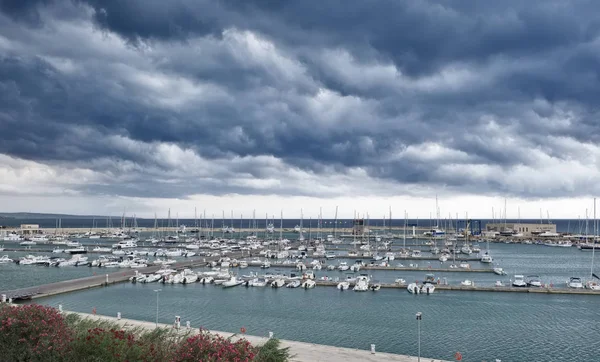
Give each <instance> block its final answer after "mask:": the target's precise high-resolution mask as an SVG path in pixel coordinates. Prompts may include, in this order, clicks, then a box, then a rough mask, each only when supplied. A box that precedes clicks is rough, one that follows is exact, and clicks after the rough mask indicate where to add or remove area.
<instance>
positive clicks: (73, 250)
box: [65, 246, 87, 254]
mask: <svg viewBox="0 0 600 362" xmlns="http://www.w3.org/2000/svg"><path fill="white" fill-rule="evenodd" d="M65 253H67V254H85V253H87V249H86V248H84V247H83V246H79V247H76V248H70V249H65Z"/></svg>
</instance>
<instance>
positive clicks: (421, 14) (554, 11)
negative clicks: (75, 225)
mask: <svg viewBox="0 0 600 362" xmlns="http://www.w3.org/2000/svg"><path fill="white" fill-rule="evenodd" d="M0 4H1V5H0V10H1V11H2V15H0V26H1V29H2V30H0V36H2V38H0V47H1V48H0V49H2V54H3V55H2V57H1V58H0V91H1V93H0V132H1V133H2V142H1V143H0V153H3V154H8V155H11V156H14V157H19V158H24V159H29V160H36V161H38V162H42V163H47V164H60V165H64V164H65V163H67V162H70V163H72V164H77V165H79V166H80V167H86V165H87V167H90V168H92V169H94V170H95V171H98V172H104V173H107V174H109V175H110V176H112V177H113V182H112V183H110V182H108V183H107V182H105V181H104V180H102V182H104V183H103V184H100V182H99V183H98V184H94V185H92V186H90V187H89V188H88V189H85V192H93V191H92V190H98V191H97V192H101V193H111V192H114V193H119V194H123V195H128V196H160V197H183V196H185V195H188V194H192V193H196V192H209V193H214V194H221V193H227V192H240V193H256V194H263V193H265V194H267V193H270V192H278V193H282V194H284V193H290V194H302V195H304V194H309V192H307V191H306V190H305V189H302V190H300V189H298V188H297V186H287V184H288V182H287V181H289V180H286V179H283V178H282V179H281V183H282V184H281V185H279V186H277V188H276V189H269V188H266V189H260V188H256V187H255V188H253V187H251V186H244V184H242V183H238V184H236V183H234V182H230V183H228V182H223V183H218V182H216V183H215V182H214V181H213V179H215V178H221V179H230V180H235V179H237V178H239V179H242V180H246V178H247V177H250V178H253V179H255V180H266V179H269V178H270V177H273V176H274V175H275V176H276V177H277V175H278V174H283V173H285V172H286V170H287V169H289V168H290V167H296V168H297V169H298V170H301V171H302V172H305V173H308V174H311V175H322V176H323V177H325V176H329V175H331V174H335V175H346V174H348V173H350V171H349V168H350V169H362V170H365V171H366V172H367V174H368V175H369V176H371V177H374V178H380V179H384V180H391V181H393V182H397V183H398V184H405V183H407V184H422V185H431V186H432V187H440V186H445V187H449V188H452V189H455V190H456V191H462V192H465V191H466V192H477V193H502V194H510V193H514V194H516V195H519V196H547V194H548V193H549V192H550V191H548V190H546V189H544V190H541V189H539V190H537V189H536V188H535V187H533V188H527V189H526V190H525V191H523V190H522V189H520V188H519V187H520V186H515V187H512V186H511V185H510V182H509V181H508V180H505V179H499V178H498V177H497V173H502V174H506V175H508V176H507V177H513V178H514V177H516V178H522V179H523V180H522V182H523V183H527V181H526V180H525V179H526V177H527V175H528V174H531V173H535V172H546V171H542V170H547V169H548V168H551V167H554V166H556V165H557V164H560V167H568V166H565V165H564V164H561V162H563V161H564V162H569V161H573V160H574V159H575V160H577V157H578V155H576V154H575V153H573V152H574V151H573V150H571V149H570V148H569V147H568V146H565V145H556V146H555V142H557V141H556V138H560V137H567V138H569V139H572V140H575V141H577V142H581V141H587V142H597V141H598V138H599V135H600V132H599V125H598V123H597V121H596V120H597V115H598V106H597V99H599V98H600V86H599V84H600V83H599V82H598V80H599V79H598V78H599V74H598V72H599V71H598V69H600V38H599V36H598V35H599V33H600V21H598V20H597V19H596V17H595V16H593V14H595V13H597V12H598V10H600V4H599V3H597V2H593V1H575V2H570V3H566V2H559V1H539V2H521V1H509V2H502V3H482V2H479V1H460V2H455V1H437V2H434V1H424V2H417V3H409V2H398V1H385V0H382V1H356V2H348V1H327V2H306V1H283V2H263V1H244V2H234V1H220V2H215V1H191V0H189V1H188V0H175V1H155V0H146V1H126V2H122V1H112V0H111V1H95V0H77V1H63V2H59V1H54V2H51V1H27V2H24V1H21V2H12V1H9V2H2V3H0ZM98 30H100V33H102V34H103V36H105V38H104V39H103V38H102V37H101V36H99V35H98ZM81 34H85V36H87V37H88V38H85V37H84V36H83V35H81ZM118 37H121V38H122V39H124V41H125V42H126V45H124V46H121V45H119V42H118V39H119V38H118ZM115 39H116V40H115ZM161 145H170V146H173V147H175V148H174V149H173V148H169V147H161ZM557 150H560V151H557ZM187 151H190V152H195V154H196V155H201V156H199V158H198V159H195V158H193V157H192V156H190V155H189V154H188V153H187ZM537 151H540V152H541V153H540V152H537ZM263 156H273V157H274V158H275V159H277V160H280V161H281V162H283V164H278V165H277V166H273V165H272V164H269V162H271V161H268V160H265V159H264V158H261V157H263ZM546 156H547V157H546ZM178 157H179V158H182V159H185V160H187V162H192V163H194V164H193V165H192V166H190V168H186V167H184V166H180V165H179V164H178V162H175V161H173V162H172V161H171V159H177V158H178ZM237 159H241V160H243V162H241V163H235V162H236V161H235V160H237ZM99 160H101V161H99ZM213 164H217V165H218V164H223V165H224V166H225V169H216V171H214V175H210V174H209V173H210V172H209V171H207V170H210V169H211V168H212V167H213V166H211V165H213ZM461 167H462V168H461ZM473 167H479V168H477V169H474V168H473ZM520 167H524V168H525V169H523V170H522V169H521V168H520ZM193 168H195V169H193ZM463 168H464V170H469V172H467V171H462V170H463ZM198 169H201V171H197V170H198ZM477 170H479V171H477ZM282 177H299V176H297V175H295V176H294V175H291V176H290V175H287V176H282ZM198 180H201V181H198ZM202 180H204V181H202ZM244 182H246V181H244ZM324 182H327V181H326V180H325V181H324ZM573 182H574V183H575V184H577V183H578V182H579V181H577V180H575V181H573ZM581 182H583V181H581ZM586 182H587V181H586ZM300 183H301V179H299V178H298V179H297V180H295V181H294V182H291V181H290V182H289V184H293V185H298V184H300ZM248 184H249V181H248ZM136 185H137V186H136ZM295 187H296V188H295ZM558 191H560V190H558ZM558 191H557V190H551V192H558ZM563 191H564V192H565V193H568V192H571V191H570V190H569V189H567V188H565V190H563ZM315 192H316V191H315ZM582 192H584V191H582Z"/></svg>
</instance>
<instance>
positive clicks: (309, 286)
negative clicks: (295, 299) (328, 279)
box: [300, 279, 317, 289]
mask: <svg viewBox="0 0 600 362" xmlns="http://www.w3.org/2000/svg"><path fill="white" fill-rule="evenodd" d="M316 286H317V283H316V282H315V281H314V280H312V279H308V280H305V281H304V282H302V284H300V288H304V289H312V288H314V287H316Z"/></svg>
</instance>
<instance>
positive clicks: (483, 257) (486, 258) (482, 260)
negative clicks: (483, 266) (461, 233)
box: [481, 253, 493, 264]
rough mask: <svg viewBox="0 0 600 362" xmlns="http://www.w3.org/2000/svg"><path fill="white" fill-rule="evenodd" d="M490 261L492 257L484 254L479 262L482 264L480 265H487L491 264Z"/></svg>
mask: <svg viewBox="0 0 600 362" xmlns="http://www.w3.org/2000/svg"><path fill="white" fill-rule="evenodd" d="M492 261H493V260H492V256H491V255H490V254H488V253H485V254H483V256H482V257H481V262H482V263H487V264H489V263H491V262H492Z"/></svg>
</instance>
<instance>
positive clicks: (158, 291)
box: [154, 289, 162, 328]
mask: <svg viewBox="0 0 600 362" xmlns="http://www.w3.org/2000/svg"><path fill="white" fill-rule="evenodd" d="M161 291H162V289H154V292H155V293H156V328H158V293H160V292H161Z"/></svg>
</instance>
